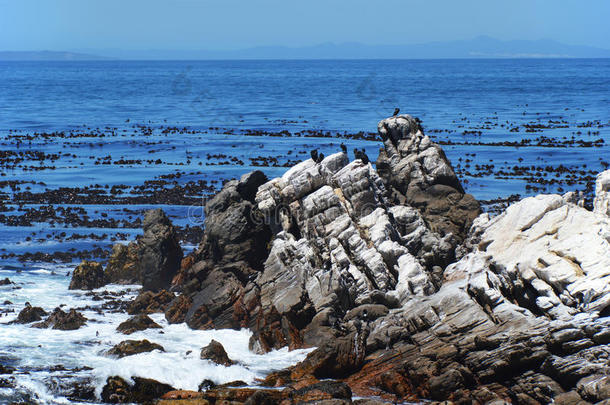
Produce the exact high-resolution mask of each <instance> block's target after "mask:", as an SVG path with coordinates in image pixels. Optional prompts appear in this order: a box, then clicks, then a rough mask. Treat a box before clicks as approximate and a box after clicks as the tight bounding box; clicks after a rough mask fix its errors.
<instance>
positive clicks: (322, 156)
mask: <svg viewBox="0 0 610 405" xmlns="http://www.w3.org/2000/svg"><path fill="white" fill-rule="evenodd" d="M323 160H324V153H320V155H318V160H317V161H316V162H317V163H320V162H321V161H323Z"/></svg>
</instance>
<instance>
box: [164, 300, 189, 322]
mask: <svg viewBox="0 0 610 405" xmlns="http://www.w3.org/2000/svg"><path fill="white" fill-rule="evenodd" d="M191 305H193V301H192V300H191V298H190V297H189V296H188V295H185V294H181V295H179V296H178V297H176V298H175V299H174V300H172V302H170V304H169V305H168V307H167V309H166V310H165V319H166V320H167V322H168V323H170V324H173V323H182V322H185V321H186V313H187V312H188V310H189V308H190V307H191Z"/></svg>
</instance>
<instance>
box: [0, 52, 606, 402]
mask: <svg viewBox="0 0 610 405" xmlns="http://www.w3.org/2000/svg"><path fill="white" fill-rule="evenodd" d="M609 106H610V59H587V60H586V59H523V60H516V59H510V60H509V59H507V60H413V61H410V60H378V61H376V60H367V61H328V60H324V61H271V60H270V61H171V62H160V61H159V62H155V61H150V62H148V61H138V62H135V61H134V62H131V61H104V62H0V145H1V148H0V159H1V161H2V172H1V173H0V196H1V200H0V202H1V203H0V276H1V278H4V277H8V278H9V279H10V280H11V281H12V282H13V283H14V284H9V285H5V286H0V303H4V304H2V306H0V313H1V314H2V317H0V364H2V365H3V366H9V367H14V368H15V370H16V371H14V372H13V373H12V374H10V375H9V374H7V375H0V402H1V403H4V402H10V401H12V400H27V399H33V400H36V401H38V402H41V403H71V402H72V401H73V400H70V399H67V398H66V395H67V394H66V392H67V391H69V390H68V388H66V387H67V385H69V384H70V382H74V381H80V382H82V381H89V382H90V383H91V384H93V385H95V387H96V389H97V393H98V394H99V390H101V386H102V385H103V382H104V380H105V378H106V377H107V376H109V375H115V374H118V375H123V376H125V377H129V376H131V375H146V376H152V378H155V379H158V380H159V381H163V382H167V383H170V384H173V385H174V386H176V387H177V388H185V389H196V388H197V385H198V383H199V382H201V380H203V379H205V378H210V379H213V380H215V381H216V382H217V383H220V382H228V381H233V380H244V381H246V382H247V383H252V382H254V380H255V378H259V377H261V376H264V375H265V374H266V373H268V372H270V371H271V370H276V369H278V368H280V367H285V366H287V365H290V364H294V363H295V362H297V361H299V360H300V359H302V358H304V356H305V354H306V352H305V351H295V352H288V351H286V350H283V351H278V352H272V353H269V354H267V355H265V356H257V355H254V354H251V353H249V352H248V350H247V341H248V337H249V332H248V331H189V330H188V329H187V328H186V326H184V325H167V323H164V322H165V321H164V319H163V317H162V316H157V317H156V318H155V320H156V321H158V322H159V323H160V324H162V326H163V332H164V333H162V334H159V332H158V331H153V332H150V331H143V332H138V333H139V335H138V338H147V339H151V340H152V341H155V342H157V343H160V344H161V345H162V346H164V348H165V350H166V351H165V353H160V352H153V353H143V354H139V355H136V356H133V359H131V361H130V360H128V359H123V360H121V361H116V360H112V361H110V360H109V359H108V357H107V356H105V355H104V352H105V351H106V350H107V349H109V348H110V347H112V345H113V344H116V343H118V342H119V341H120V340H122V339H124V338H125V337H124V336H123V335H120V334H118V333H117V332H116V331H115V328H116V325H117V324H118V323H120V322H121V321H122V320H124V318H125V315H124V314H122V313H112V314H105V315H103V314H102V315H100V313H99V311H97V309H99V308H100V305H102V303H100V302H99V301H96V300H94V299H93V297H92V296H90V295H86V294H85V293H84V292H82V291H68V290H67V285H68V283H69V277H68V276H67V275H66V273H67V272H70V271H71V270H72V269H73V268H74V266H75V265H76V264H77V263H78V262H79V261H80V260H81V259H83V258H90V259H98V260H104V259H105V257H106V255H107V251H108V249H109V248H110V246H111V245H112V244H113V243H116V242H127V241H129V240H132V239H133V238H134V237H135V236H136V235H137V234H139V233H140V232H141V231H140V222H139V218H140V217H141V215H142V212H143V211H144V210H146V209H149V208H153V207H162V208H163V209H164V210H166V212H167V213H168V215H169V216H170V218H171V219H172V221H173V222H174V224H176V225H177V226H178V227H179V228H180V235H181V237H182V238H183V247H184V248H185V250H186V251H189V250H190V249H193V248H194V247H195V246H196V244H197V241H198V240H199V239H198V238H199V237H200V235H201V231H200V226H201V224H202V222H203V219H204V218H203V213H202V205H203V204H204V203H205V201H206V199H207V198H209V196H210V195H211V194H213V193H214V192H215V191H217V190H218V189H220V187H222V183H223V182H224V181H226V180H228V179H231V178H235V177H238V176H241V175H242V174H244V173H246V172H248V171H251V170H262V171H263V172H265V174H267V175H268V176H269V177H273V176H278V175H281V174H282V173H283V172H284V171H285V170H286V168H287V167H289V166H291V165H292V164H294V163H296V162H298V161H301V160H303V159H307V158H309V153H310V151H311V150H312V149H318V150H320V151H321V152H323V153H325V154H329V153H332V152H336V151H338V150H340V149H339V147H340V144H341V143H345V144H346V145H347V147H348V149H349V150H350V151H351V150H352V149H353V148H364V149H365V150H366V153H367V154H368V156H369V157H370V158H371V160H372V161H374V160H375V159H376V157H377V153H378V150H379V147H380V145H381V143H380V140H379V139H376V137H375V132H376V126H377V122H378V121H379V120H381V119H383V118H385V117H387V116H389V115H392V113H393V111H394V109H395V108H400V110H401V113H409V114H411V115H414V116H417V117H419V118H420V119H421V120H422V122H423V126H424V129H425V132H426V133H427V134H428V135H429V136H430V137H431V138H432V139H433V140H434V141H436V142H438V143H440V144H441V145H442V147H443V149H444V150H445V153H446V155H447V156H448V158H449V159H450V160H451V162H452V164H453V165H454V167H455V169H456V172H457V173H458V175H459V177H460V179H461V180H462V182H463V184H464V187H465V189H466V190H467V192H469V193H472V194H473V195H474V196H475V197H476V198H477V199H479V200H481V201H483V202H484V207H485V209H487V210H489V211H490V212H492V213H493V212H494V210H497V209H499V208H501V207H503V206H505V205H506V204H507V203H508V202H509V201H511V200H515V199H518V198H521V197H525V196H528V195H534V194H538V193H555V192H558V193H563V192H566V191H583V192H584V193H585V195H590V192H591V191H592V182H593V179H594V176H595V174H596V173H597V172H599V171H601V170H603V169H604V168H606V167H608V164H609V163H610V112H609V111H610V108H609ZM350 156H351V153H350ZM352 158H353V157H352ZM108 289H109V296H111V295H112V294H115V295H114V297H115V298H117V297H121V299H129V298H131V297H133V296H134V295H135V294H136V290H137V286H110V287H108ZM103 290H104V289H102V291H103ZM121 294H123V295H121ZM26 301H27V302H30V303H32V305H37V306H42V307H43V308H44V309H45V310H47V311H52V310H53V308H55V307H56V306H58V305H60V304H65V305H66V308H71V307H74V308H82V309H83V311H84V314H85V316H86V317H87V318H89V319H90V321H89V322H88V324H87V326H86V327H85V328H81V329H79V330H76V331H55V330H45V331H41V330H40V329H33V328H30V327H28V326H23V325H15V324H10V321H11V320H13V319H14V318H15V317H16V314H17V313H18V312H19V311H20V310H21V309H22V308H23V307H24V305H25V302H26ZM96 332H97V333H96ZM211 339H216V340H219V341H221V342H222V343H223V344H225V347H226V348H227V351H228V352H229V355H230V356H231V355H232V356H235V357H237V358H240V359H243V361H242V363H241V364H240V365H236V366H232V367H230V368H228V369H227V368H223V367H220V366H214V365H211V364H207V363H202V362H201V361H200V360H199V358H198V352H199V349H200V348H201V347H202V346H204V345H205V344H207V342H209V340H211ZM189 351H190V352H191V353H189V354H187V352H189ZM134 359H135V360H134ZM60 365H61V366H62V367H58V366H60ZM83 367H85V368H83ZM75 370H76V371H75ZM185 370H196V372H194V373H186V374H185Z"/></svg>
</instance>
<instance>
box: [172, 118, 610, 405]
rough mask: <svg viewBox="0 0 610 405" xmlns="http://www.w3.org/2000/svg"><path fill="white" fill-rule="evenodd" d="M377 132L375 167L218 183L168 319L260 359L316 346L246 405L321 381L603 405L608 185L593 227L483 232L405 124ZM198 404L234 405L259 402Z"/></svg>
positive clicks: (417, 392) (541, 200) (609, 354)
mask: <svg viewBox="0 0 610 405" xmlns="http://www.w3.org/2000/svg"><path fill="white" fill-rule="evenodd" d="M379 133H380V135H381V137H382V139H383V140H384V145H383V149H382V150H381V151H380V155H379V158H378V160H377V168H376V169H375V168H374V167H373V166H372V165H371V164H369V163H368V162H366V159H365V161H363V160H362V159H360V158H358V159H356V160H354V161H351V162H350V161H349V158H348V156H347V154H346V153H336V154H332V155H330V156H328V157H326V158H324V159H322V160H316V161H314V160H306V161H304V162H301V163H299V164H297V165H295V166H294V167H292V168H291V169H289V170H288V171H287V172H286V173H284V174H283V175H282V176H281V177H278V178H275V179H271V180H269V181H267V179H265V178H264V176H263V175H262V174H259V173H257V172H254V173H250V174H248V175H245V176H244V177H242V178H241V179H240V180H238V181H232V182H229V183H227V185H226V186H225V188H224V189H223V190H222V191H221V192H220V193H219V194H218V195H217V196H216V197H214V199H212V200H211V201H210V202H209V203H208V205H207V206H206V229H205V232H204V238H203V241H202V243H201V245H200V246H199V248H198V249H197V251H196V252H195V253H194V254H192V255H190V256H189V257H188V260H185V261H184V263H183V267H182V270H181V273H180V274H179V275H178V276H176V277H175V278H174V285H173V286H172V291H175V292H177V293H179V295H178V297H176V298H175V299H173V300H172V301H171V303H170V304H168V306H167V307H166V312H165V315H166V318H167V319H168V320H170V319H171V320H173V321H175V322H180V321H181V320H184V321H186V322H187V323H188V325H189V326H191V327H193V328H200V329H207V328H244V327H247V328H250V329H251V330H252V332H253V335H252V339H251V342H250V343H251V348H252V349H253V350H255V351H257V352H266V351H269V350H271V349H274V348H280V347H285V346H288V347H289V348H298V347H316V349H315V350H314V351H312V352H311V353H310V354H309V355H308V356H307V358H306V359H305V360H304V361H303V362H301V363H299V364H298V365H296V366H294V367H291V368H290V369H288V370H283V371H281V372H278V373H274V374H272V375H271V376H269V377H267V378H266V379H265V381H264V382H263V383H264V384H265V385H268V386H274V387H289V388H286V389H285V390H282V391H278V390H275V391H273V390H263V391H260V394H256V395H260V396H261V397H264V396H266V395H269V401H272V402H273V401H275V403H278V402H280V401H284V400H287V398H295V397H294V396H293V395H294V393H295V391H298V390H300V389H302V388H304V387H312V386H314V384H319V383H324V382H325V381H323V380H325V379H327V378H334V379H341V380H342V381H343V382H344V383H346V384H347V385H348V386H349V387H350V388H351V391H353V392H354V393H356V394H358V395H362V396H377V397H381V398H384V399H387V400H389V401H420V400H422V399H425V400H433V401H453V402H456V403H474V404H486V403H491V402H493V401H508V402H512V403H527V404H536V403H541V404H542V403H544V404H546V403H550V402H552V401H554V400H556V401H557V402H558V403H562V401H563V403H568V402H569V403H578V402H579V401H588V402H591V403H595V402H600V401H602V400H605V399H606V398H605V397H604V396H605V395H606V392H607V386H608V379H607V376H608V375H610V368H609V367H610V366H609V365H608V362H607V359H608V358H610V333H609V332H608V330H610V287H609V286H610V283H608V280H610V224H609V223H610V218H609V217H608V215H607V210H606V208H607V207H606V205H604V204H605V203H604V201H607V195H606V194H607V192H608V188H607V186H606V183H607V181H606V177H607V175H600V177H599V178H598V186H597V195H596V199H595V211H594V212H591V211H587V210H586V209H584V208H583V207H581V206H580V205H578V204H577V201H575V198H574V195H573V194H566V195H564V196H559V195H543V196H537V197H531V198H527V199H525V200H523V201H520V202H518V203H515V204H513V205H512V206H510V207H509V208H508V209H507V210H506V211H505V212H504V213H502V214H500V215H498V216H496V217H493V218H492V217H490V216H489V215H487V214H482V215H479V211H480V208H479V204H478V203H477V202H476V201H475V200H474V198H472V196H470V195H468V194H465V193H464V190H463V188H462V186H461V185H460V183H459V181H458V179H457V177H456V175H455V173H454V171H453V169H452V168H451V165H450V163H449V161H448V160H447V158H446V157H445V155H444V153H443V151H442V150H441V149H440V147H439V146H438V145H436V144H434V143H433V142H432V141H431V140H430V139H429V138H428V137H427V136H425V135H424V134H423V130H422V128H421V125H420V122H419V121H418V120H417V119H414V118H411V117H409V116H397V117H392V118H389V119H387V120H384V121H382V122H381V123H380V124H379ZM360 156H362V155H360ZM267 391H269V392H267ZM314 391H315V390H314ZM339 391H340V390H339ZM209 392H210V394H209V396H205V400H207V401H209V402H212V403H215V402H216V401H217V400H218V401H219V400H227V401H235V402H238V403H239V402H246V401H247V400H249V398H250V397H252V396H253V395H254V394H255V392H256V391H255V390H251V389H250V388H247V389H246V388H241V389H230V390H229V389H227V388H226V387H223V388H219V387H215V388H214V389H210V390H209ZM280 392H281V394H280ZM288 392H291V394H290V396H288V397H287V396H285V395H288ZM206 395H208V393H207V392H206ZM350 396H351V393H350ZM202 398H203V397H202ZM320 398H321V397H320ZM332 399H335V400H340V401H349V399H347V398H343V397H341V398H339V397H332ZM262 400H263V399H261V401H262ZM324 400H330V399H326V398H325V399H324ZM348 403H349V402H348Z"/></svg>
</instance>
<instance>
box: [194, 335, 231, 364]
mask: <svg viewBox="0 0 610 405" xmlns="http://www.w3.org/2000/svg"><path fill="white" fill-rule="evenodd" d="M201 358H202V359H204V360H210V361H212V362H214V363H216V364H220V365H221V366H225V367H228V366H231V365H233V364H235V362H234V361H233V360H231V359H230V358H229V356H228V355H227V352H226V351H225V348H224V347H223V346H222V345H221V344H220V343H218V342H217V341H215V340H214V339H212V341H211V342H210V344H209V345H207V346H206V347H204V348H203V349H201Z"/></svg>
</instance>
